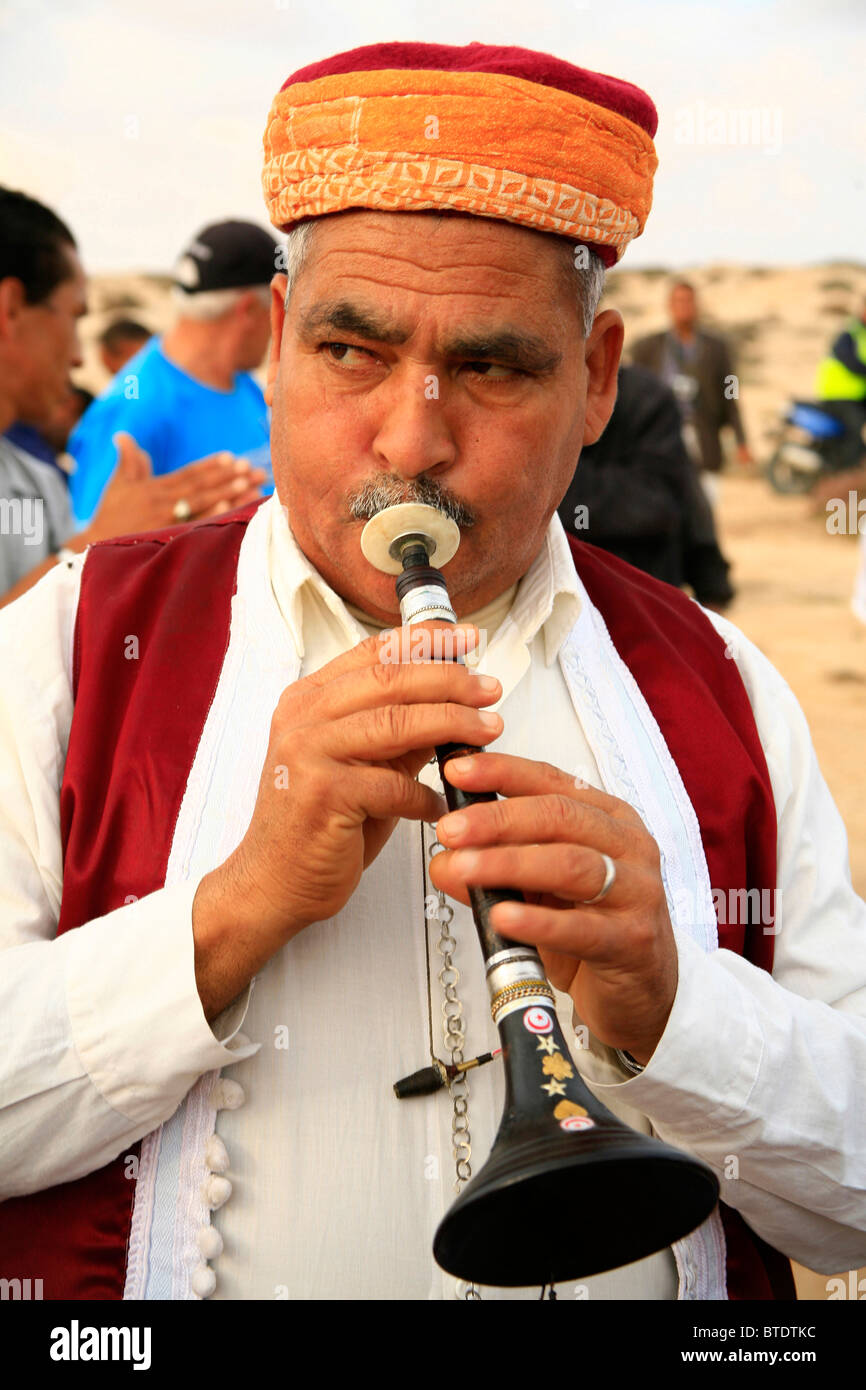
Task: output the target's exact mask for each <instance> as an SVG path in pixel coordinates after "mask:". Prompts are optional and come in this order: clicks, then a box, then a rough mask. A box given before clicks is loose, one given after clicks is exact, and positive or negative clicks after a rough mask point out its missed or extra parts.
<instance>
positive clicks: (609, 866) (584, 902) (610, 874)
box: [578, 850, 616, 907]
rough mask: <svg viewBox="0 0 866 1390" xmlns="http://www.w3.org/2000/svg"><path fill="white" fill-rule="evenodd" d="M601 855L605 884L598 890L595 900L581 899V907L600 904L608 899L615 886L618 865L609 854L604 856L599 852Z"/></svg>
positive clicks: (579, 900)
mask: <svg viewBox="0 0 866 1390" xmlns="http://www.w3.org/2000/svg"><path fill="white" fill-rule="evenodd" d="M599 854H600V855H601V857H602V859H603V860H604V883H603V884H602V885H601V888H600V889H599V890H598V892H597V893H596V895H595V897H594V898H579V899H578V902H579V903H580V905H581V907H589V906H590V904H591V903H600V902H601V900H602V898H606V897H607V895H608V893H609V892H610V890H611V888H612V887H613V885H614V884H615V883H616V865H615V864H614V862H613V860H612V859H611V857H610V855H609V854H604V853H603V852H602V850H599Z"/></svg>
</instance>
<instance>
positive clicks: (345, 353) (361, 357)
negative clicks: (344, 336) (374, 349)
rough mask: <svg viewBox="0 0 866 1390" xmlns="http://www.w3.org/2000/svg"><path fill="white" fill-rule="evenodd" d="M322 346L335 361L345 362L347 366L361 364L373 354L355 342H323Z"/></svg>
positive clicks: (367, 360)
mask: <svg viewBox="0 0 866 1390" xmlns="http://www.w3.org/2000/svg"><path fill="white" fill-rule="evenodd" d="M322 347H323V348H324V350H325V352H326V353H327V354H328V356H329V357H330V358H331V360H332V361H333V362H340V363H343V364H344V365H345V366H347V367H353V366H355V367H357V366H360V365H362V363H364V362H369V361H370V360H371V359H372V356H373V354H372V353H371V352H368V350H367V349H366V348H362V347H357V346H356V345H355V343H322ZM352 354H354V356H353V355H352Z"/></svg>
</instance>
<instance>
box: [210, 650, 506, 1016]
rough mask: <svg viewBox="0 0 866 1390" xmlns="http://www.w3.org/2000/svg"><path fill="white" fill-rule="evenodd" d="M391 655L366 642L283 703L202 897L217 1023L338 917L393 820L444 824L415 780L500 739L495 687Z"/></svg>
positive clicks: (443, 664)
mask: <svg viewBox="0 0 866 1390" xmlns="http://www.w3.org/2000/svg"><path fill="white" fill-rule="evenodd" d="M424 626H425V627H429V628H430V629H431V630H433V629H435V628H436V627H437V626H443V625H442V624H435V623H430V624H425V625H424ZM417 630H418V629H417V627H415V626H413V628H412V633H413V634H414V633H416V632H417ZM450 630H451V631H452V632H459V631H461V629H459V628H458V629H450ZM462 631H464V632H469V633H474V629H472V628H468V629H462ZM473 640H474V639H473V638H472V637H470V638H469V645H470V646H471V645H472V642H473ZM408 645H409V644H408V643H407V644H406V647H407V648H408ZM400 649H401V650H403V649H404V648H403V646H402V645H401V648H400ZM382 655H383V646H382V640H381V638H380V637H379V636H378V635H376V636H374V637H371V638H368V639H367V640H366V641H365V642H362V643H360V645H359V646H357V647H354V648H353V649H352V650H351V651H349V652H346V653H345V654H344V655H343V656H340V657H338V658H337V659H336V660H335V661H332V662H330V663H329V664H328V665H327V666H323V667H322V669H321V670H320V671H317V672H316V673H315V674H314V675H311V676H307V677H306V678H305V679H304V680H300V681H296V682H294V683H293V684H292V685H290V686H288V687H287V688H286V690H285V691H284V692H283V694H282V696H281V697H280V701H279V704H278V705H277V708H276V711H275V712H274V716H273V719H272V722H271V732H270V740H269V744H268V752H267V757H266V759H265V765H264V769H263V772H262V777H261V782H260V785H259V792H258V797H257V800H256V805H255V809H254V811H253V817H252V821H251V823H250V826H249V829H248V831H247V833H246V835H245V836H244V838H243V840H242V841H241V843H240V844H239V846H238V848H237V849H236V850H235V852H234V854H232V855H231V856H230V857H229V858H228V859H227V860H226V861H225V863H224V864H222V865H220V866H219V868H217V869H215V870H214V871H213V872H212V873H210V874H207V875H206V876H205V877H204V878H203V879H202V882H201V884H200V885H199V888H198V891H197V893H196V898H195V904H194V908H193V934H194V937H195V960H196V980H197V983H198V988H199V995H200V997H201V999H202V1004H203V1006H204V1009H205V1014H206V1017H208V1018H213V1017H214V1016H215V1015H216V1014H217V1013H219V1012H220V1011H221V1010H222V1009H223V1008H225V1007H226V1005H227V1004H229V1003H230V1002H231V1000H232V999H234V998H235V997H236V996H237V994H238V993H239V992H240V990H241V989H242V988H243V987H244V985H245V984H246V983H247V982H248V981H249V979H250V978H251V977H252V976H253V975H254V974H255V973H256V971H257V970H258V969H260V968H261V966H262V965H263V964H264V963H265V961H267V960H268V959H270V957H271V956H272V955H274V954H275V953H276V952H277V951H278V950H279V949H280V947H281V946H283V945H284V944H285V943H286V942H287V941H289V940H290V939H291V938H292V937H293V936H295V935H297V933H298V932H300V931H302V930H304V928H305V927H308V926H310V925H311V924H312V923H314V922H320V921H323V920H325V919H327V918H329V917H333V916H334V915H335V913H337V912H339V911H340V909H341V908H342V907H343V906H344V905H345V904H346V903H347V902H348V900H349V898H350V897H351V896H352V894H353V893H354V891H355V889H356V887H357V886H358V883H359V881H360V878H361V875H362V873H363V871H364V869H366V868H367V867H368V865H369V864H371V863H372V861H373V860H374V859H375V858H376V856H377V854H378V853H379V851H380V850H381V849H382V847H383V845H384V844H385V843H386V841H387V840H388V838H389V836H390V835H391V832H392V831H393V829H394V826H395V825H396V823H397V821H398V819H400V818H401V817H404V818H406V819H408V820H426V821H435V820H437V819H438V818H439V816H440V815H442V814H443V813H444V811H445V803H444V800H443V798H441V797H439V796H437V795H436V794H435V793H434V792H433V791H431V790H430V789H429V788H428V787H425V786H423V785H422V784H421V783H419V782H416V780H415V778H416V775H417V773H418V772H419V771H420V770H421V768H422V767H423V765H424V764H425V763H426V762H428V761H429V760H430V758H431V757H432V755H433V750H434V747H435V745H436V744H440V743H460V742H465V743H469V744H473V745H476V746H483V745H484V744H487V743H490V742H491V741H492V740H493V739H495V738H497V737H498V736H499V734H500V733H501V732H502V727H503V726H502V720H501V718H500V716H499V715H497V714H484V713H482V710H483V707H484V706H485V705H490V704H494V703H495V701H496V700H497V699H499V698H500V696H501V693H502V690H501V686H500V684H499V682H498V681H496V680H493V681H492V684H491V683H490V678H482V677H479V676H476V675H474V674H472V672H471V671H469V670H468V669H467V668H466V667H465V666H463V665H461V664H460V663H458V662H454V661H430V662H417V661H415V662H413V661H407V662H396V663H384V662H383V660H382ZM485 720H486V721H487V722H485Z"/></svg>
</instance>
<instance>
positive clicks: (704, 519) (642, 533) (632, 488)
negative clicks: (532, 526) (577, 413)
mask: <svg viewBox="0 0 866 1390" xmlns="http://www.w3.org/2000/svg"><path fill="white" fill-rule="evenodd" d="M557 510H558V512H559V519H560V521H561V522H562V524H563V526H564V527H565V529H566V531H569V532H570V533H571V534H572V535H574V536H576V537H577V539H578V540H585V541H589V542H590V543H591V544H592V545H598V546H600V547H601V548H602V550H609V551H610V552H611V554H613V555H618V556H619V558H620V559H621V560H626V561H627V562H628V563H629V564H630V565H636V566H637V568H638V569H641V570H644V572H645V573H646V574H651V575H653V576H654V578H656V579H663V580H664V581H665V583H667V584H676V585H677V586H682V585H684V584H688V585H689V586H690V587H691V589H692V590H693V592H694V595H695V598H696V599H697V600H698V602H699V603H701V604H703V605H704V606H705V607H707V608H714V609H716V610H717V611H721V610H722V609H723V608H724V607H725V606H726V605H727V604H728V603H730V601H731V599H732V598H733V596H734V590H733V588H732V587H731V584H730V581H729V579H728V571H729V569H730V565H729V564H728V562H727V560H726V559H725V558H724V556H723V555H722V552H721V550H720V549H719V544H718V540H717V538H716V528H715V523H714V521H713V514H712V512H711V510H710V505H709V502H708V501H707V499H706V496H705V495H704V491H703V488H702V487H701V485H700V481H699V479H698V475H697V472H696V470H695V467H694V464H693V463H692V461H691V459H690V458H689V457H688V454H687V453H686V451H685V447H684V445H683V441H682V435H681V433H680V418H679V413H678V411H677V403H676V400H675V399H674V396H673V393H672V392H671V391H670V389H669V388H668V387H667V386H665V384H664V382H663V381H660V380H659V378H658V377H656V376H654V375H653V374H652V372H649V371H647V370H646V368H644V367H635V366H621V367H620V369H619V373H618V377H617V396H616V405H615V406H614V408H613V414H612V415H611V417H610V420H609V421H608V424H607V427H606V428H605V430H604V433H603V434H602V436H601V438H600V439H599V440H597V442H596V443H595V444H589V445H585V446H584V448H583V450H582V451H581V455H580V462H579V464H578V466H577V469H576V470H575V474H574V477H573V478H572V481H571V485H570V487H569V489H568V492H567V493H566V494H565V497H564V498H563V499H562V502H561V503H560V505H559V507H558V509H557Z"/></svg>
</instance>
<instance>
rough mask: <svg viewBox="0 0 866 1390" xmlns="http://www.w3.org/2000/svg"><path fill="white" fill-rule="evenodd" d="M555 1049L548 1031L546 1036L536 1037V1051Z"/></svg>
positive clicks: (553, 1050)
mask: <svg viewBox="0 0 866 1390" xmlns="http://www.w3.org/2000/svg"><path fill="white" fill-rule="evenodd" d="M556 1050H557V1048H556V1042H555V1040H554V1039H553V1037H552V1036H551V1034H550V1033H548V1035H547V1037H546V1038H539V1039H538V1048H537V1051H538V1052H556Z"/></svg>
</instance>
